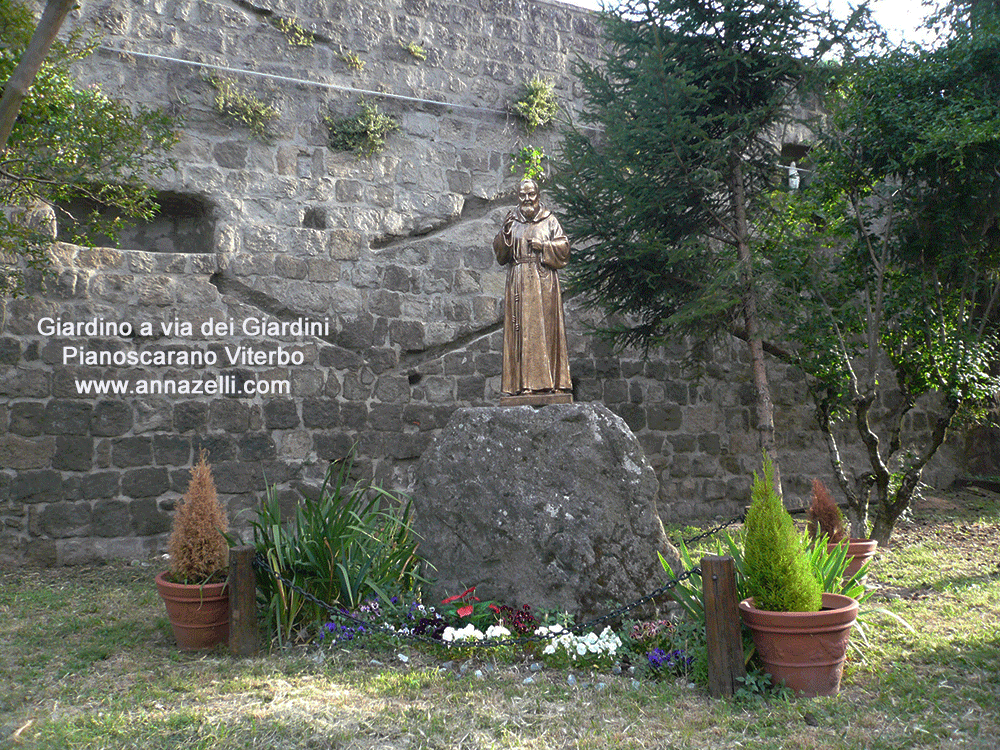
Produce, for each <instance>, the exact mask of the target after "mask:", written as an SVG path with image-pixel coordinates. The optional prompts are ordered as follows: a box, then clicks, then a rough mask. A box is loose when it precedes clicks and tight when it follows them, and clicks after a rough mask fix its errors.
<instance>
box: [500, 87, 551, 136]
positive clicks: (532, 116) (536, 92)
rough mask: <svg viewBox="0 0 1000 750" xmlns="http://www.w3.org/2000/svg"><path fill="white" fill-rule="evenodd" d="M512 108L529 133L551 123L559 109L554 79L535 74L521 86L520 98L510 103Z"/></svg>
mask: <svg viewBox="0 0 1000 750" xmlns="http://www.w3.org/2000/svg"><path fill="white" fill-rule="evenodd" d="M510 110H511V112H513V113H514V114H515V115H517V116H518V117H520V118H521V120H522V121H523V122H524V126H525V128H526V129H527V131H528V132H529V133H533V132H535V130H537V129H538V128H544V127H546V126H548V125H551V124H552V123H553V121H554V120H555V119H556V113H558V111H559V101H558V99H557V98H556V92H555V89H554V88H553V86H552V81H549V80H547V79H545V78H542V77H541V76H535V77H534V78H532V79H531V80H530V81H528V82H527V83H525V84H524V85H523V86H522V87H521V91H520V92H519V94H518V98H517V99H516V100H515V101H514V102H512V103H511V104H510Z"/></svg>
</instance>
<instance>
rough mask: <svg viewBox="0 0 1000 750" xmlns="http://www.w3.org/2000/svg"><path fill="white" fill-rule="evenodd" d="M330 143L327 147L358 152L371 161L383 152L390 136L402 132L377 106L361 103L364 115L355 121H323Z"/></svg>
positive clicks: (355, 118)
mask: <svg viewBox="0 0 1000 750" xmlns="http://www.w3.org/2000/svg"><path fill="white" fill-rule="evenodd" d="M323 122H324V124H325V125H326V128H327V132H328V134H329V139H328V140H327V144H328V145H329V146H330V148H331V149H333V150H334V151H354V152H356V153H357V154H359V155H361V156H366V157H370V156H372V155H374V154H376V153H378V152H379V151H381V150H382V149H383V148H385V140H386V138H388V137H389V134H390V133H391V132H392V131H394V130H398V129H399V123H398V122H396V120H395V119H393V118H392V117H391V116H390V115H387V114H383V113H382V112H381V111H380V110H379V108H378V105H377V104H369V103H368V102H366V101H363V100H362V102H361V111H360V112H359V113H358V114H357V115H355V116H354V117H334V116H333V115H328V116H327V117H325V118H324V119H323Z"/></svg>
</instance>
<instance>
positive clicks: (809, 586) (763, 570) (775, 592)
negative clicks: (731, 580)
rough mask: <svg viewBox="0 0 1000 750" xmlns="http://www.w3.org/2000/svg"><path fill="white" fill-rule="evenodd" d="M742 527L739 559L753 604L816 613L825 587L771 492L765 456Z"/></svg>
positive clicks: (771, 468) (770, 472)
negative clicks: (741, 559)
mask: <svg viewBox="0 0 1000 750" xmlns="http://www.w3.org/2000/svg"><path fill="white" fill-rule="evenodd" d="M744 529H745V532H744V537H743V560H744V564H745V565H746V572H747V582H748V591H749V592H750V595H751V596H752V597H753V599H754V604H755V605H756V606H757V607H758V608H759V609H766V610H770V611H773V612H816V611H818V610H819V609H820V607H821V606H822V604H823V589H822V586H821V584H820V581H819V578H818V577H817V575H816V574H815V573H814V572H813V569H812V565H811V563H810V559H809V554H808V552H807V551H806V549H805V548H804V546H803V544H802V538H801V536H800V535H799V533H798V532H797V531H796V530H795V524H794V523H793V521H792V517H791V515H789V513H788V511H787V510H785V506H784V505H782V503H781V498H780V497H779V496H778V494H777V493H776V492H775V490H774V465H773V464H772V463H771V459H770V458H769V457H768V456H767V455H766V454H765V455H764V470H763V475H762V476H758V475H757V473H756V472H754V477H753V489H752V491H751V502H750V509H749V510H748V511H747V517H746V523H745V524H744Z"/></svg>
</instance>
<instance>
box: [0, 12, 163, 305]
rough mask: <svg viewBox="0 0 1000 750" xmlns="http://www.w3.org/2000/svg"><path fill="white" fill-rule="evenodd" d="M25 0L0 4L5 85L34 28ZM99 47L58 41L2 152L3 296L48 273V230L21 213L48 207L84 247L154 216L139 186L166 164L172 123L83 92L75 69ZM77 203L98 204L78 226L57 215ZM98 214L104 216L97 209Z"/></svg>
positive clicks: (0, 75)
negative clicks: (32, 273) (35, 274)
mask: <svg viewBox="0 0 1000 750" xmlns="http://www.w3.org/2000/svg"><path fill="white" fill-rule="evenodd" d="M34 23H35V21H34V18H33V16H32V15H31V13H30V11H28V10H27V8H26V6H25V5H24V4H23V3H20V2H17V1H16V0H0V39H2V44H0V80H3V81H9V80H10V77H11V74H12V73H13V71H14V70H15V68H16V66H17V64H18V61H19V60H20V58H21V56H22V54H23V53H24V50H25V48H26V46H27V45H28V42H29V41H30V39H31V35H32V31H33V28H34ZM96 44H97V41H96V39H95V38H93V37H86V36H85V35H84V34H83V32H82V31H81V30H79V29H77V30H75V31H74V32H73V33H72V34H70V35H69V37H68V39H67V40H66V41H56V42H55V43H54V44H53V45H52V47H51V49H50V51H49V54H48V56H47V58H46V59H45V61H44V62H43V63H42V65H41V67H40V68H39V70H38V73H37V75H36V76H35V78H34V82H33V83H32V85H31V86H30V88H28V90H27V92H26V95H25V97H24V99H23V101H22V102H21V105H20V111H19V113H18V116H17V120H16V121H15V122H14V126H13V130H12V131H11V134H10V138H9V139H8V141H7V148H6V150H5V151H4V152H3V153H2V154H0V205H3V206H5V207H6V209H5V210H4V212H3V213H2V214H0V293H2V294H18V293H23V292H24V289H25V286H24V284H25V272H26V269H36V270H43V269H45V268H46V267H47V265H48V261H47V248H48V245H49V243H50V242H51V241H52V235H51V233H50V232H48V231H39V228H38V227H36V226H32V225H30V224H26V222H24V221H23V220H22V217H23V214H24V212H25V211H30V210H31V209H32V208H34V207H36V206H38V205H39V204H43V205H47V206H49V207H52V208H53V209H54V210H55V211H56V214H57V219H58V221H59V222H60V223H61V224H62V225H63V228H64V231H65V233H66V234H67V235H68V236H70V237H72V238H73V239H74V241H77V242H80V243H84V244H86V243H88V242H90V241H92V239H93V238H96V237H100V236H109V237H112V238H113V237H114V236H115V235H116V233H117V231H118V230H119V229H120V228H121V227H122V226H123V225H124V223H125V222H126V221H127V220H129V219H137V218H141V219H148V218H150V217H152V216H153V215H154V214H155V211H156V210H157V204H156V202H155V200H154V193H153V191H152V189H151V188H150V187H148V185H146V184H145V180H146V179H148V178H150V177H152V176H155V175H157V174H159V173H161V172H162V171H163V170H165V169H166V168H168V167H169V166H170V165H171V162H170V161H169V159H168V158H167V156H166V153H167V151H168V150H169V149H170V148H171V146H172V145H173V144H174V143H175V141H176V134H175V133H174V131H173V128H172V126H173V123H172V120H171V118H169V117H168V116H167V115H166V114H165V113H163V112H162V111H160V110H154V109H147V108H144V107H141V106H140V107H133V106H130V105H128V104H126V103H124V102H122V101H118V100H116V99H114V98H112V97H110V96H108V95H106V94H104V93H103V92H102V91H101V90H100V88H98V87H97V86H86V87H80V86H78V85H77V84H76V82H75V81H74V78H73V75H72V72H71V66H72V65H73V63H75V62H77V61H79V60H82V59H84V58H85V57H87V56H88V55H90V54H91V53H92V52H93V51H94V49H95V47H96ZM80 200H83V201H85V202H87V203H88V204H89V205H92V206H93V207H94V209H95V210H94V211H93V213H91V214H89V215H88V216H87V217H85V218H84V219H82V220H76V219H74V218H73V217H72V216H71V215H70V214H69V213H68V212H67V211H64V210H61V209H60V206H64V205H66V204H68V203H70V202H73V201H80ZM99 208H103V209H104V210H98V209H99Z"/></svg>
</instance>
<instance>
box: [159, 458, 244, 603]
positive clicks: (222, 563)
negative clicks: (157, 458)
mask: <svg viewBox="0 0 1000 750" xmlns="http://www.w3.org/2000/svg"><path fill="white" fill-rule="evenodd" d="M228 530H229V522H228V519H227V517H226V511H225V510H224V509H223V507H222V505H221V504H220V503H219V496H218V494H217V493H216V491H215V480H214V479H213V478H212V467H211V465H210V464H209V463H208V451H206V450H205V449H202V450H201V452H200V453H199V454H198V463H197V464H195V465H194V466H193V467H192V468H191V483H190V484H189V485H188V490H187V492H186V493H185V495H184V497H183V498H182V499H181V503H180V505H179V506H178V508H177V512H176V514H175V515H174V527H173V532H172V533H171V534H170V544H169V548H168V549H169V552H170V578H171V580H172V581H173V582H174V583H189V584H190V583H194V584H200V583H207V582H209V580H210V579H211V578H212V577H213V576H217V574H219V573H220V572H222V571H224V570H225V569H226V568H227V567H228V565H229V543H228V542H227V541H226V538H225V536H223V535H224V534H225V532H226V531H228Z"/></svg>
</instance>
